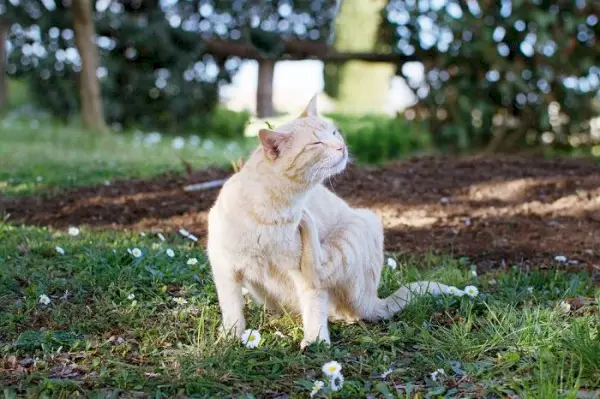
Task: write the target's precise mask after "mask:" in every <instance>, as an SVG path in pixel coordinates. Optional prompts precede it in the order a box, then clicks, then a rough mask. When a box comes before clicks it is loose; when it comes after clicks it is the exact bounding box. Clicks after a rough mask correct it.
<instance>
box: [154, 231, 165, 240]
mask: <svg viewBox="0 0 600 399" xmlns="http://www.w3.org/2000/svg"><path fill="white" fill-rule="evenodd" d="M156 235H157V236H158V238H160V240H161V241H165V236H163V235H162V233H158V234H156Z"/></svg>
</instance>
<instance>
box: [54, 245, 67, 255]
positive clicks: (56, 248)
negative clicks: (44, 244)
mask: <svg viewBox="0 0 600 399" xmlns="http://www.w3.org/2000/svg"><path fill="white" fill-rule="evenodd" d="M54 249H55V250H56V252H58V253H59V254H61V255H64V254H65V250H64V249H62V248H61V247H54Z"/></svg>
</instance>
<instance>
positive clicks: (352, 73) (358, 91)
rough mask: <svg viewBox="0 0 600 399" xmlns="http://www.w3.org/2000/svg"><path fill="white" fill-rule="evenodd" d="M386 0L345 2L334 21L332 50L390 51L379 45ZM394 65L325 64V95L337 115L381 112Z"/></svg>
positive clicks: (376, 63)
mask: <svg viewBox="0 0 600 399" xmlns="http://www.w3.org/2000/svg"><path fill="white" fill-rule="evenodd" d="M387 3H388V1H387V0H344V1H342V3H341V5H340V9H339V14H338V16H337V18H336V20H335V40H334V47H335V50H336V51H337V52H339V53H344V52H347V53H353V52H372V53H375V54H377V53H378V52H382V50H385V52H389V51H390V49H389V48H385V49H384V48H383V47H384V46H383V45H382V44H381V43H380V42H381V40H380V38H379V29H380V25H381V21H382V10H383V9H384V7H385V6H386V4H387ZM395 70H396V64H393V63H389V62H363V61H359V60H352V61H348V62H346V63H343V64H339V63H335V64H334V63H331V62H326V63H325V65H324V71H323V72H324V81H325V92H326V93H327V94H328V95H329V96H330V97H332V98H333V99H334V100H335V101H336V110H337V111H338V112H346V113H354V114H363V113H382V112H384V107H385V104H386V100H387V95H388V92H389V89H390V79H391V78H392V76H393V75H394V72H395Z"/></svg>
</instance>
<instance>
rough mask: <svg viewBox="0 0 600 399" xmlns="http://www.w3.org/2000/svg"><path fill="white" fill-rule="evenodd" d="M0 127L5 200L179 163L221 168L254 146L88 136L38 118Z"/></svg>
mask: <svg viewBox="0 0 600 399" xmlns="http://www.w3.org/2000/svg"><path fill="white" fill-rule="evenodd" d="M0 128H1V130H2V144H1V145H0V193H4V194H8V195H16V194H21V195H23V194H31V193H34V192H38V191H47V190H49V189H54V188H56V187H59V188H63V187H72V186H86V185H90V184H104V183H106V184H109V183H110V181H111V180H112V179H115V178H124V177H128V178H132V177H149V176H155V175H158V174H162V173H166V172H181V171H183V170H184V163H183V162H182V159H183V160H185V161H187V162H189V163H190V164H191V166H192V167H194V168H200V167H204V166H208V165H215V164H217V165H227V164H229V163H230V161H232V160H236V159H238V158H240V157H242V156H244V155H245V154H247V152H248V151H249V149H250V148H253V147H254V146H255V145H256V144H255V141H253V140H241V139H238V140H224V139H215V138H208V137H200V136H197V135H188V136H186V137H183V136H166V135H164V134H160V133H158V132H141V131H138V132H131V133H122V134H109V135H91V134H89V133H86V132H84V131H82V130H81V129H80V128H77V127H76V126H64V125H59V124H55V123H53V122H52V121H50V120H47V119H43V118H41V119H32V120H29V121H23V120H20V119H15V120H9V119H5V120H4V121H1V120H0Z"/></svg>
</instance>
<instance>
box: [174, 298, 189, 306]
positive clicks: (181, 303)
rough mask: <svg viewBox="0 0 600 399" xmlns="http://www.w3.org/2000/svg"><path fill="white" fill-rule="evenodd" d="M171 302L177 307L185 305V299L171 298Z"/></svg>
mask: <svg viewBox="0 0 600 399" xmlns="http://www.w3.org/2000/svg"><path fill="white" fill-rule="evenodd" d="M173 302H175V303H176V304H178V305H185V304H186V303H187V299H185V298H179V297H177V298H173Z"/></svg>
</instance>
